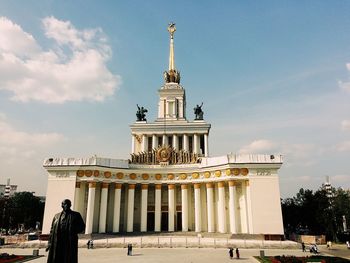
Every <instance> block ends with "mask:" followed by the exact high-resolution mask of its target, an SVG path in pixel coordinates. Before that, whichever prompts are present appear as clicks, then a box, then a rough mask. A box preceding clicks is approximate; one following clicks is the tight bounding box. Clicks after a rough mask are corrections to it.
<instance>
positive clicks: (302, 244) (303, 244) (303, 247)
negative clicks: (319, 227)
mask: <svg viewBox="0 0 350 263" xmlns="http://www.w3.org/2000/svg"><path fill="white" fill-rule="evenodd" d="M301 249H302V250H303V252H305V243H304V242H301Z"/></svg>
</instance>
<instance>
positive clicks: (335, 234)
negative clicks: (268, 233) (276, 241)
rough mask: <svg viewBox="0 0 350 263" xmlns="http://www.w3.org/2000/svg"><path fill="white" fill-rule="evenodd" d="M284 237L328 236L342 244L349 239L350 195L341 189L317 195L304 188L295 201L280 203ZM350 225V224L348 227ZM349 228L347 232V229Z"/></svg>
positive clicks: (317, 193)
mask: <svg viewBox="0 0 350 263" xmlns="http://www.w3.org/2000/svg"><path fill="white" fill-rule="evenodd" d="M281 204H282V214H283V224H284V228H285V234H286V237H287V238H288V235H289V234H292V233H295V234H309V235H321V234H323V235H326V238H327V240H331V241H343V239H344V236H349V232H348V226H347V225H349V223H350V191H349V190H348V191H345V190H343V189H341V188H338V189H336V188H330V189H328V190H326V189H325V188H324V187H321V188H320V189H318V190H317V191H315V192H313V191H312V190H308V189H303V188H301V189H300V190H299V192H298V193H297V194H296V195H295V196H294V197H292V198H285V199H283V200H282V201H281ZM348 222H349V223H348ZM344 228H346V229H344Z"/></svg>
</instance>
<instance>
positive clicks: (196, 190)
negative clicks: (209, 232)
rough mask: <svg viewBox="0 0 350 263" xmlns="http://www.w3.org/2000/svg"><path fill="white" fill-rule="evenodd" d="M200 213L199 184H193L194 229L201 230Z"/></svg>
mask: <svg viewBox="0 0 350 263" xmlns="http://www.w3.org/2000/svg"><path fill="white" fill-rule="evenodd" d="M201 216H202V213H201V185H200V184H194V222H195V231H196V232H201V231H202V218H201Z"/></svg>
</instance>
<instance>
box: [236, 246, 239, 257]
mask: <svg viewBox="0 0 350 263" xmlns="http://www.w3.org/2000/svg"><path fill="white" fill-rule="evenodd" d="M236 258H237V259H239V250H238V248H236Z"/></svg>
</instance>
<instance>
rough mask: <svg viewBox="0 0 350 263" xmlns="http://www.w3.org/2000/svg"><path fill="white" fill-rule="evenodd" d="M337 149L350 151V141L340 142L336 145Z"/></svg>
mask: <svg viewBox="0 0 350 263" xmlns="http://www.w3.org/2000/svg"><path fill="white" fill-rule="evenodd" d="M336 150H337V151H339V152H347V151H350V141H344V142H341V143H339V144H338V145H337V146H336Z"/></svg>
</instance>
